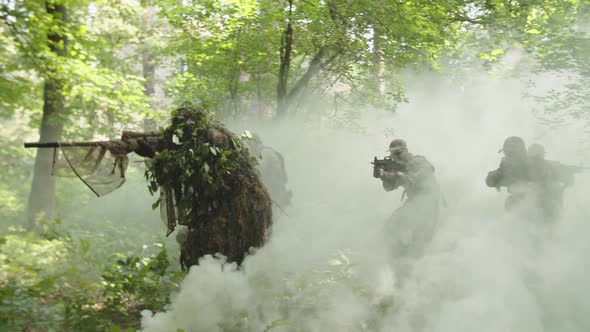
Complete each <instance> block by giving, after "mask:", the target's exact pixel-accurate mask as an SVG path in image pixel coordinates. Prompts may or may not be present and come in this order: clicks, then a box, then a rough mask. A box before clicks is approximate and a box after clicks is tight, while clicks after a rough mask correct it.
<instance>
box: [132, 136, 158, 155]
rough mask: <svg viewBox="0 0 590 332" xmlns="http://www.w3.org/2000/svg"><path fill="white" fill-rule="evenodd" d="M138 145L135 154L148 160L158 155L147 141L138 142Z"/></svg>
mask: <svg viewBox="0 0 590 332" xmlns="http://www.w3.org/2000/svg"><path fill="white" fill-rule="evenodd" d="M137 145H138V147H137V149H136V150H135V153H137V154H138V155H140V156H142V157H146V158H154V156H155V155H156V150H154V148H153V147H152V146H151V145H149V143H148V142H147V141H146V140H144V139H139V140H137Z"/></svg>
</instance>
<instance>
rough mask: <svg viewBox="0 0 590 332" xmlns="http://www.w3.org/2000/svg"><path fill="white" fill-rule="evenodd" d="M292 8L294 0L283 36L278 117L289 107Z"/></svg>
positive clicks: (278, 88) (278, 85) (291, 0)
mask: <svg viewBox="0 0 590 332" xmlns="http://www.w3.org/2000/svg"><path fill="white" fill-rule="evenodd" d="M292 10H293V0H289V18H288V20H287V27H286V28H285V31H283V35H282V38H281V49H280V57H281V59H280V60H281V63H280V67H279V82H278V83H277V117H283V116H284V115H285V114H286V113H287V110H288V108H289V103H288V99H287V83H288V81H289V69H290V67H291V49H292V48H293V25H292V24H291V15H292Z"/></svg>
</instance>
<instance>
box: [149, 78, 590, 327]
mask: <svg viewBox="0 0 590 332" xmlns="http://www.w3.org/2000/svg"><path fill="white" fill-rule="evenodd" d="M435 79H436V77H419V78H417V79H416V80H415V81H414V82H412V84H410V88H409V97H410V100H411V102H410V103H409V104H407V105H402V106H401V107H400V111H399V112H398V113H396V114H392V113H385V112H381V111H376V110H371V112H366V113H365V114H364V115H363V116H362V118H361V120H360V121H361V124H362V125H363V126H364V127H365V129H366V130H365V132H364V133H352V132H347V131H346V130H338V129H326V128H323V129H318V128H313V127H312V125H310V124H306V123H304V122H303V121H298V120H297V119H289V120H288V121H285V122H283V124H282V125H279V126H274V127H270V126H269V127H263V128H259V127H256V125H255V124H251V125H250V124H247V123H239V124H234V125H233V126H232V124H231V123H230V124H229V125H230V127H233V128H234V130H235V131H241V130H243V129H250V130H253V131H257V132H259V133H260V135H261V137H262V140H263V141H264V142H265V143H266V144H267V145H269V146H271V147H273V148H275V149H277V150H279V151H281V152H282V153H283V154H284V156H285V162H286V165H287V171H288V172H289V179H290V182H289V185H290V187H291V188H292V189H293V194H294V197H293V204H292V207H291V208H290V209H289V210H288V211H287V213H288V214H289V217H286V216H280V215H279V216H277V217H278V220H277V222H276V223H275V226H274V230H273V236H272V239H271V241H270V243H268V244H267V245H266V246H264V247H263V248H261V249H260V250H259V251H258V252H257V253H256V254H255V255H254V256H251V257H248V258H247V259H246V261H245V262H244V264H243V270H241V271H237V270H236V269H235V267H232V266H227V265H226V266H224V267H223V268H222V267H221V261H218V260H215V259H212V258H208V259H205V260H204V261H203V262H202V264H201V265H200V266H197V267H194V268H193V269H192V270H191V271H190V274H189V275H188V276H187V278H186V279H185V281H184V283H183V285H182V289H181V291H180V293H179V294H178V295H177V296H176V297H175V299H174V300H173V303H172V306H171V307H170V310H168V311H167V312H164V313H158V314H156V315H155V316H153V317H152V316H151V315H150V314H149V313H147V312H146V313H145V314H144V318H143V321H142V323H143V328H144V330H145V331H163V330H173V329H174V328H184V329H185V330H186V331H221V330H232V329H235V330H245V331H261V330H264V329H265V328H268V329H269V330H277V331H280V330H282V331H293V330H295V331H327V330H335V331H363V330H367V331H391V330H394V331H449V332H451V331H452V332H456V331H474V330H478V331H507V330H514V331H524V332H528V331H541V330H545V331H581V330H586V329H588V328H590V318H589V317H588V316H587V315H586V314H585V313H587V312H588V310H590V300H589V299H590V296H588V295H590V292H589V291H588V290H587V287H586V285H587V284H588V282H590V274H588V273H586V272H585V269H584V267H583V265H582V262H583V259H584V257H583V255H584V252H588V249H590V244H588V242H587V241H586V238H587V234H588V232H589V231H590V225H588V224H587V223H585V222H584V220H585V219H586V217H585V216H586V215H587V214H588V213H590V208H589V207H587V206H586V205H584V203H583V197H584V194H585V193H586V189H585V188H587V187H588V186H587V185H588V183H589V182H590V179H589V175H588V174H580V175H578V176H577V183H576V184H575V186H574V187H572V188H569V189H567V192H566V206H565V211H564V212H565V214H564V218H563V220H562V221H560V222H559V223H558V224H555V225H552V226H547V225H540V224H539V223H535V222H534V221H531V220H518V219H516V218H514V217H513V216H510V215H507V214H506V213H505V212H504V210H503V200H504V198H505V196H506V193H505V192H502V193H497V192H496V191H495V190H493V189H491V188H487V187H486V186H485V184H484V178H485V174H486V173H487V172H488V171H489V170H491V169H493V168H495V167H497V165H498V163H499V160H500V157H501V156H500V155H499V154H497V153H496V152H497V150H498V149H499V148H500V147H501V145H502V142H503V140H504V138H506V137H507V136H510V135H520V136H522V137H523V138H524V139H525V141H526V142H527V144H530V143H532V142H540V143H543V144H545V146H546V147H547V151H548V155H547V157H548V158H549V159H559V160H561V161H563V162H566V163H572V164H577V163H581V162H584V161H588V159H584V154H580V153H579V152H576V151H577V148H576V147H577V146H579V144H580V143H581V142H580V141H579V139H580V138H581V137H583V131H582V129H581V128H578V127H577V125H576V124H575V123H572V124H570V125H567V126H564V127H563V128H562V129H559V130H557V129H556V130H548V128H546V127H543V126H542V125H539V124H537V121H536V119H535V118H534V116H533V115H532V114H531V111H530V110H531V108H532V105H531V104H528V101H527V100H523V99H522V92H523V91H524V90H523V89H524V85H523V84H522V83H520V82H518V81H513V80H508V79H496V80H491V79H490V78H489V77H483V76H481V77H475V78H472V79H471V80H470V81H469V82H466V83H465V82H463V83H464V84H463V86H462V87H461V86H459V85H458V84H457V85H455V84H452V83H449V82H446V83H445V82H442V81H436V80H435ZM427 82H430V84H428V85H427V84H426V83H427ZM544 83H545V82H544ZM393 137H401V138H404V139H406V141H407V142H408V145H409V148H410V150H411V151H412V152H413V153H416V154H421V155H425V156H426V157H427V158H428V159H429V160H430V161H431V162H432V163H433V164H434V166H435V167H436V173H437V177H438V180H439V181H440V183H441V188H442V191H443V194H444V196H445V198H446V201H447V207H446V208H445V209H444V213H443V218H442V219H441V222H440V224H439V226H438V229H437V232H436V235H435V238H434V241H433V243H432V245H431V246H430V247H429V249H428V250H427V252H426V254H425V255H424V257H422V258H421V259H419V260H417V261H416V262H415V267H414V269H413V271H412V272H411V273H410V276H409V281H408V282H407V284H405V285H404V287H402V288H396V273H397V272H398V271H393V270H392V269H391V263H392V262H390V261H389V260H388V255H387V253H386V248H387V238H385V236H384V234H383V227H384V224H385V222H386V221H387V219H388V218H389V216H390V215H391V213H392V212H393V211H394V209H395V208H397V207H398V206H399V204H400V202H399V199H400V195H401V192H400V191H395V192H390V193H386V192H384V191H383V190H382V188H381V184H380V182H379V181H378V180H376V179H374V178H372V176H371V174H372V168H371V165H370V161H371V160H372V159H373V157H374V156H375V155H377V156H379V157H382V156H383V155H384V154H385V150H386V149H387V146H388V144H389V141H390V140H391V139H392V138H393Z"/></svg>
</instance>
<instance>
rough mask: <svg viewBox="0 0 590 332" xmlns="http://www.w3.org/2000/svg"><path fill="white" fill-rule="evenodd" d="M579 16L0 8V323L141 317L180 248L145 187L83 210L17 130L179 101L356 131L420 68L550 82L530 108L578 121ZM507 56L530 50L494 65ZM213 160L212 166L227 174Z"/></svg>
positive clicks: (158, 121) (277, 8) (63, 324)
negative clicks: (560, 80) (553, 80)
mask: <svg viewBox="0 0 590 332" xmlns="http://www.w3.org/2000/svg"><path fill="white" fill-rule="evenodd" d="M589 16H590V1H588V0H560V1H557V0H545V1H540V0H530V1H511V0H473V1H470V0H449V1H435V0H415V1H402V0H399V1H393V0H386V1H368V0H352V1H336V0H328V1H317V0H310V1H308V0H305V1H300V0H285V1H269V0H259V1H254V0H247V1H244V0H240V1H238V0H229V1H202V0H199V1H177V0H162V1H157V0H142V1H116V2H114V1H113V2H111V1H85V0H82V1H68V0H45V1H42V0H27V1H22V0H16V1H11V0H2V1H0V44H1V45H2V47H0V129H1V130H0V168H1V169H2V172H0V229H1V231H2V233H1V235H0V259H1V260H2V261H1V267H0V329H2V330H25V331H47V330H52V329H53V330H57V331H63V330H71V331H80V330H88V329H96V330H105V329H108V328H109V327H108V326H111V325H112V326H121V327H123V328H126V327H137V326H138V324H139V323H138V317H139V316H138V312H139V311H140V310H142V309H144V308H149V309H152V310H159V309H162V308H163V306H164V305H165V303H166V302H167V301H168V297H169V295H170V292H171V291H172V290H174V289H175V288H176V286H177V282H178V280H179V279H180V275H181V274H180V273H179V265H178V261H177V257H178V250H177V249H176V247H171V245H170V241H168V242H167V243H168V244H167V245H166V246H154V243H163V241H164V240H163V239H162V238H161V235H162V234H163V230H162V228H161V225H160V224H157V225H156V224H154V223H155V222H153V223H150V222H152V221H153V219H154V218H153V214H151V215H150V214H148V212H145V211H144V210H141V209H140V207H139V206H140V205H141V204H146V202H149V200H150V198H148V197H147V191H146V190H145V183H139V182H138V183H133V182H132V181H129V183H127V184H126V185H125V186H126V188H125V190H127V193H128V192H130V191H132V192H134V193H135V195H137V196H133V195H131V197H132V198H133V199H135V201H134V202H135V203H133V202H132V201H133V200H132V199H130V198H129V197H122V198H119V200H118V201H119V202H122V201H124V202H125V203H126V206H124V207H121V206H120V205H121V204H119V207H117V208H115V207H109V208H108V209H105V208H94V209H84V210H83V211H82V209H81V207H83V206H87V205H92V204H96V201H92V202H91V203H89V202H90V198H89V196H86V194H89V193H87V192H86V189H85V188H84V187H83V186H82V185H81V184H80V183H78V182H71V181H61V179H60V180H59V181H56V180H55V178H54V177H51V176H49V175H48V170H49V169H50V158H49V157H48V155H46V154H44V153H43V152H39V153H38V154H37V155H35V153H36V151H33V150H24V149H23V148H22V143H23V141H25V140H28V141H35V140H38V139H39V138H40V139H41V140H63V141H67V140H77V141H80V140H84V139H88V140H90V139H95V138H97V137H101V136H102V137H107V138H115V137H118V136H119V135H120V132H121V131H122V130H123V129H126V130H137V131H146V130H153V129H155V128H156V127H157V126H158V125H160V126H166V125H167V123H168V122H167V121H168V114H169V111H170V110H171V109H174V108H176V106H179V105H180V106H185V105H189V106H196V107H199V108H202V109H209V110H212V111H214V112H215V113H216V114H217V116H218V117H221V118H223V117H241V116H250V117H252V116H255V117H259V118H260V119H266V118H273V119H276V120H277V121H289V116H290V115H294V114H295V115H301V116H304V117H306V118H307V119H310V120H313V121H315V122H322V124H323V125H328V126H354V125H355V123H354V121H355V119H356V118H357V117H358V116H359V113H360V112H361V107H363V108H364V109H366V107H367V106H374V107H379V108H386V109H391V110H395V108H396V105H398V104H399V103H400V102H404V101H406V98H405V96H404V79H405V78H406V77H407V76H405V75H407V73H411V72H415V71H423V70H426V71H433V72H436V73H438V74H439V75H442V76H444V77H450V78H457V77H459V78H469V77H470V76H471V75H473V74H474V73H478V72H480V71H482V70H486V71H489V72H492V73H493V74H494V75H511V76H514V77H517V78H523V79H527V78H528V77H529V76H530V73H536V74H547V73H548V74H552V75H558V76H559V75H561V76H562V77H567V79H568V82H569V83H568V86H567V87H566V89H563V90H559V91H553V90H552V91H549V93H547V94H543V95H542V96H536V95H535V96H533V97H535V98H538V99H539V100H540V101H541V102H543V103H542V104H541V105H542V107H541V108H540V109H539V111H540V112H539V115H540V116H541V117H543V119H546V120H550V121H562V120H563V119H567V118H571V117H574V118H577V119H583V120H585V121H586V120H587V119H588V117H587V114H586V112H587V109H588V102H589V100H588V98H589V97H588V96H590V93H589V91H588V87H589V86H590V84H589V82H588V81H589V80H590V68H589V66H590V63H589V62H588V61H587V60H588V57H589V56H590V38H589V36H588V31H589V30H590V28H589V22H590V20H588V18H589ZM510 54H512V55H514V54H519V55H522V56H523V57H524V58H525V59H526V60H527V61H521V62H518V63H516V64H512V63H508V64H506V65H502V64H503V61H505V60H507V56H508V55H510ZM404 73H405V75H404ZM214 151H215V152H214ZM175 153H178V154H179V155H180V156H181V157H182V156H186V155H187V154H186V153H190V152H187V151H184V150H180V151H176V152H175ZM196 153H199V154H205V153H220V159H219V160H222V159H223V157H224V152H223V151H217V150H215V149H213V150H209V151H205V150H203V151H196ZM225 157H227V158H228V161H227V162H226V163H222V164H221V165H220V166H219V167H216V168H215V170H216V171H215V172H217V173H216V174H219V172H221V173H223V172H226V171H227V172H229V173H232V172H234V171H235V170H236V169H238V167H237V166H236V164H234V162H235V160H233V159H232V158H231V156H225ZM179 160H180V159H179ZM137 166H139V164H134V165H132V170H131V172H135V174H136V175H137V174H138V173H141V172H142V171H143V170H142V169H138V168H139V167H137ZM210 166H211V165H209V167H210ZM133 169H134V170H133ZM199 172H202V173H199V174H201V175H203V179H208V178H207V177H206V176H205V175H206V174H207V172H208V171H207V170H206V167H205V164H203V165H202V168H200V169H199ZM188 176H190V174H189V175H188ZM222 178H223V177H215V176H212V177H211V182H209V181H206V183H205V186H206V188H207V191H205V192H204V196H203V197H200V198H201V199H203V200H204V201H207V204H204V205H200V206H203V207H205V206H207V207H208V206H213V207H214V208H215V206H214V204H215V201H214V200H210V197H209V196H208V195H210V194H211V195H213V196H214V195H215V193H216V192H217V191H218V190H223V188H224V182H220V181H221V179H222ZM152 179H153V178H152ZM162 181H163V180H162V179H159V180H157V181H156V184H157V185H161V184H162V183H163V182H162ZM152 189H156V186H153V187H152ZM142 194H145V196H141V195H142ZM113 195H116V193H114V194H113ZM111 203H112V202H111ZM134 204H137V205H134ZM187 204H188V203H187ZM147 205H148V206H147V209H148V210H149V203H147ZM125 211H126V212H125ZM194 213H197V212H196V211H194ZM55 220H60V223H56V222H55ZM146 221H149V222H146ZM173 245H174V244H173V243H172V246H173ZM143 246H147V247H146V248H147V249H142V248H143ZM166 248H168V249H167V250H166ZM171 248H174V249H171ZM113 330H117V329H116V328H113Z"/></svg>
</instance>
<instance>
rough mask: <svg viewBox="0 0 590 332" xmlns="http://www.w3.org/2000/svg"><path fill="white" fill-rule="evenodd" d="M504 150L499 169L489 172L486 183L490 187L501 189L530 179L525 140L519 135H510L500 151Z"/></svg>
mask: <svg viewBox="0 0 590 332" xmlns="http://www.w3.org/2000/svg"><path fill="white" fill-rule="evenodd" d="M500 152H503V153H504V157H503V158H502V161H501V162H500V166H499V167H498V169H496V170H493V171H491V172H489V173H488V176H487V177H486V184H487V185H488V187H493V188H496V189H500V188H501V187H507V188H510V187H511V186H513V185H516V184H518V183H521V182H526V181H528V175H527V160H528V158H527V150H526V146H525V143H524V140H523V139H522V138H520V137H518V136H511V137H508V138H507V139H506V140H505V141H504V144H503V146H502V149H500V150H499V151H498V153H500Z"/></svg>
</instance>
